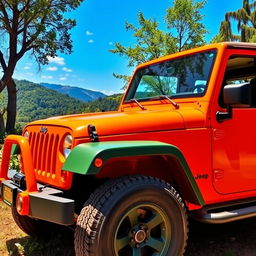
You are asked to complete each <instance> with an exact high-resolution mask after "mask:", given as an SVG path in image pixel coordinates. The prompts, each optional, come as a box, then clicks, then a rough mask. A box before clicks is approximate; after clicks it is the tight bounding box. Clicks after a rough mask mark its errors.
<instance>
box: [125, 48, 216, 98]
mask: <svg viewBox="0 0 256 256" xmlns="http://www.w3.org/2000/svg"><path fill="white" fill-rule="evenodd" d="M202 53H213V54H214V56H213V58H212V63H211V66H210V68H209V73H208V76H207V77H206V78H207V81H206V85H205V90H204V92H203V93H184V94H177V95H167V94H166V96H168V97H169V98H171V99H187V98H198V97H203V96H204V95H205V94H206V93H207V89H208V85H209V81H210V78H211V74H212V71H213V68H214V64H215V62H216V58H217V49H216V48H211V49H207V50H203V51H198V52H196V53H192V54H189V55H180V56H178V57H174V58H171V57H170V58H168V59H164V60H161V61H159V62H155V63H150V64H148V65H143V66H142V67H139V68H137V70H136V71H135V73H134V75H133V77H132V79H131V81H130V86H129V87H128V90H127V93H126V95H125V98H124V100H123V103H130V100H132V99H134V96H135V94H136V90H137V88H138V86H139V84H140V80H141V77H142V75H140V76H139V77H138V74H139V73H141V72H142V70H144V69H147V68H148V67H150V66H154V65H158V64H161V63H164V62H171V61H177V60H179V59H187V58H191V57H192V56H195V55H199V54H202ZM136 80H137V82H136ZM138 80H139V81H138ZM157 96H158V95H154V96H150V97H144V98H135V99H136V100H137V101H139V102H140V101H156V100H157Z"/></svg>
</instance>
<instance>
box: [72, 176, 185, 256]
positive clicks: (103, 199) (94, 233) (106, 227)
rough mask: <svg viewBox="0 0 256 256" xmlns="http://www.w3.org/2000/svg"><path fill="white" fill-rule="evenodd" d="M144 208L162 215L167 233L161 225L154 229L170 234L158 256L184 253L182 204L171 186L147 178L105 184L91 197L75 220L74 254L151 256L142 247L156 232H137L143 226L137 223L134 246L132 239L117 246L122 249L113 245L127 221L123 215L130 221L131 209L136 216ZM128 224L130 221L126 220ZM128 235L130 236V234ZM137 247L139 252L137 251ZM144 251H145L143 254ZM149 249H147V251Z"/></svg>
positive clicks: (118, 180) (121, 179)
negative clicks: (123, 244) (122, 245)
mask: <svg viewBox="0 0 256 256" xmlns="http://www.w3.org/2000/svg"><path fill="white" fill-rule="evenodd" d="M147 207H148V208H149V209H150V210H151V209H153V210H152V211H153V212H154V210H155V209H156V210H155V212H156V213H157V214H158V212H159V215H160V218H161V217H162V216H163V220H164V221H163V223H164V225H165V226H166V227H169V229H170V230H169V231H162V229H163V230H165V229H164V228H165V227H163V224H162V223H161V224H160V226H159V227H158V226H157V227H156V228H157V229H159V228H161V231H160V232H166V233H168V234H171V236H168V235H167V236H166V237H167V238H170V240H169V239H168V240H167V239H166V240H165V245H164V246H163V247H161V246H160V249H159V255H161V256H182V255H183V254H184V251H185V247H186V241H187V233H188V222H187V215H186V209H185V206H184V203H183V202H182V199H181V197H180V196H179V194H178V193H177V191H176V190H175V189H174V188H173V187H172V186H170V185H169V184H168V183H166V182H164V181H161V180H159V179H157V178H153V177H148V176H127V177H121V178H117V179H114V180H111V181H108V182H107V183H105V184H103V185H102V186H101V187H99V188H98V189H97V190H96V191H95V192H94V193H93V194H92V195H91V196H90V198H89V199H88V200H87V201H86V203H85V205H84V207H83V209H82V210H81V213H80V215H79V217H78V220H77V226H76V230H75V252H76V255H77V256H123V255H131V256H133V255H135V254H136V255H141V256H150V255H153V254H154V252H153V251H152V250H151V249H152V248H150V247H145V244H146V242H147V241H148V240H149V239H150V238H151V233H152V232H153V231H154V232H156V230H153V229H150V230H149V231H147V232H146V231H145V232H144V233H143V231H141V230H139V231H138V228H137V227H138V226H139V227H141V226H142V225H140V223H139V225H137V226H136V228H137V233H136V230H135V231H134V229H132V232H133V234H134V233H136V237H135V238H136V239H137V240H136V239H135V241H136V243H135V244H133V243H132V242H131V241H134V239H132V238H131V239H132V240H129V244H128V245H125V246H126V247H124V248H122V247H120V248H121V250H120V249H119V248H118V249H117V246H116V244H117V242H116V241H119V240H118V239H117V235H118V234H119V233H118V232H119V231H120V230H121V229H123V226H122V225H125V224H123V223H125V222H127V220H126V219H124V218H126V217H125V216H126V214H128V215H127V216H128V217H129V218H128V220H130V215H129V214H130V212H131V213H133V212H134V210H133V209H135V211H136V213H137V212H139V213H140V211H142V212H143V210H144V208H145V209H146V208H147ZM146 210H147V209H146ZM140 216H142V215H141V214H140V215H139V216H138V217H136V218H137V219H138V222H140V219H139V218H140ZM127 223H132V222H131V221H130V222H129V221H128V222H127ZM147 223H149V222H147ZM147 223H146V224H147ZM143 230H144V229H143ZM152 230H153V231H152ZM123 231H124V230H122V232H123ZM120 232H121V231H120ZM125 232H126V231H125ZM127 232H128V231H127ZM129 232H130V233H131V231H129ZM157 232H159V231H157ZM130 233H129V236H130ZM145 234H147V235H148V236H149V238H147V239H146V238H145V237H143V236H145ZM164 234H165V233H164ZM140 235H142V237H140ZM138 238H139V239H142V240H141V241H142V242H141V241H140V242H139V243H138ZM143 239H144V240H143ZM166 241H168V242H166ZM131 243H132V244H131ZM137 243H138V244H137ZM143 243H144V245H143ZM118 246H119V244H118ZM133 246H134V248H133ZM140 246H141V248H142V249H140ZM143 246H144V247H143ZM136 247H137V249H136ZM138 247H139V249H138ZM144 248H146V249H145V250H146V251H144ZM154 248H155V247H154V246H153V249H154ZM161 248H162V249H161ZM148 249H150V250H149V251H147V250H148ZM123 250H131V252H129V253H127V252H124V251H123ZM133 250H134V251H133ZM136 250H140V251H139V254H138V251H137V253H134V252H135V251H136ZM161 250H162V251H161Z"/></svg>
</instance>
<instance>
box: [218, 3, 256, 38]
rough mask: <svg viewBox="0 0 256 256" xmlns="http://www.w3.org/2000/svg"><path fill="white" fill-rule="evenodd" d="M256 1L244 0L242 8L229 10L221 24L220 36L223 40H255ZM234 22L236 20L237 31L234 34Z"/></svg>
mask: <svg viewBox="0 0 256 256" xmlns="http://www.w3.org/2000/svg"><path fill="white" fill-rule="evenodd" d="M255 7H256V1H253V2H252V3H249V1H248V0H243V6H242V8H240V9H238V10H237V11H232V12H227V13H226V14H225V20H224V21H222V23H221V25H220V32H219V34H220V37H221V38H222V41H242V42H255V40H256V39H255V37H256V10H255ZM232 22H236V25H237V31H238V32H239V33H240V34H238V35H237V34H234V32H233V26H232Z"/></svg>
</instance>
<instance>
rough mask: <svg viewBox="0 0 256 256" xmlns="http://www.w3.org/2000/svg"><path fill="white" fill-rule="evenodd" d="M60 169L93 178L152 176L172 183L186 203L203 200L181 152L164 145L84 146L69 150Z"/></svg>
mask: <svg viewBox="0 0 256 256" xmlns="http://www.w3.org/2000/svg"><path fill="white" fill-rule="evenodd" d="M96 161H98V164H97V163H96ZM101 161H102V164H101ZM120 166H121V170H120ZM62 169H63V170H66V171H71V172H74V173H78V174H82V175H95V176H96V177H98V178H114V177H118V176H125V175H136V174H141V175H147V176H154V177H157V178H160V179H163V180H165V181H167V182H169V183H172V184H173V185H174V186H175V187H176V189H177V190H178V191H179V193H180V194H181V195H182V197H183V199H185V200H186V201H188V202H190V203H193V204H198V205H204V199H203V197H202V195H201V192H200V190H199V188H198V186H197V183H196V182H195V179H194V177H193V174H192V172H191V170H190V168H189V166H188V164H187V162H186V160H185V158H184V156H183V154H182V152H181V151H180V150H179V149H178V148H177V147H175V146H173V145H170V144H167V143H163V142H158V141H118V142H97V143H84V144H80V145H78V146H76V147H75V148H74V149H73V150H72V151H71V153H70V155H69V156H68V158H67V160H66V162H65V163H64V165H63V168H62ZM156 170H157V171H156ZM167 170H168V171H167Z"/></svg>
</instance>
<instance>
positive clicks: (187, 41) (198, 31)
mask: <svg viewBox="0 0 256 256" xmlns="http://www.w3.org/2000/svg"><path fill="white" fill-rule="evenodd" d="M205 3H206V1H205V0H204V1H202V2H195V3H194V2H193V0H175V1H174V4H173V6H172V7H170V8H168V9H167V15H166V23H167V27H168V28H169V29H170V30H171V32H170V35H171V36H173V37H174V38H175V41H176V47H177V51H179V52H180V51H182V50H186V49H190V48H193V47H195V46H200V45H202V44H205V41H204V36H205V34H206V33H207V30H206V28H205V26H204V24H203V23H202V19H203V15H202V14H201V10H202V8H203V7H204V5H205Z"/></svg>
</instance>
